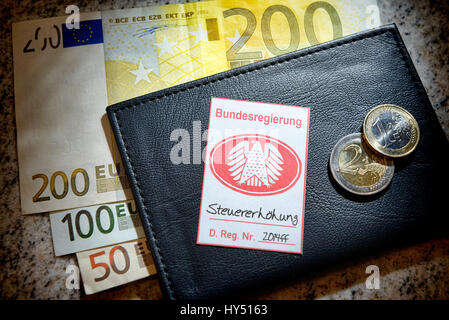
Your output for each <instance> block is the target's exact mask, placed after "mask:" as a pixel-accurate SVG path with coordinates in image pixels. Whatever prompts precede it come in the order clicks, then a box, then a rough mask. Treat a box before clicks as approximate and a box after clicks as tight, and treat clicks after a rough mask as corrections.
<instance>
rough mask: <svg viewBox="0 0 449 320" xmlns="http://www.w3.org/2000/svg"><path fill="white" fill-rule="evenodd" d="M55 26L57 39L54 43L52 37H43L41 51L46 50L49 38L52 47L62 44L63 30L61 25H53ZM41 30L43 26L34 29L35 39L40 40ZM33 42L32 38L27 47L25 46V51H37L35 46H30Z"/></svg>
mask: <svg viewBox="0 0 449 320" xmlns="http://www.w3.org/2000/svg"><path fill="white" fill-rule="evenodd" d="M53 28H54V30H55V31H56V33H55V34H56V39H57V40H56V41H55V43H53V38H52V37H47V38H43V40H42V46H41V51H44V50H45V49H46V48H47V40H48V43H49V44H50V47H52V48H53V49H56V48H58V47H59V45H60V44H61V30H59V27H58V26H57V25H53ZM40 31H41V27H37V28H36V30H34V40H35V41H37V40H39V33H40ZM32 42H33V40H32V39H30V40H28V42H27V43H26V45H25V47H24V48H23V53H29V52H34V51H35V48H32V47H30V46H31V44H32Z"/></svg>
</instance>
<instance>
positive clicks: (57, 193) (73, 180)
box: [32, 168, 89, 202]
mask: <svg viewBox="0 0 449 320" xmlns="http://www.w3.org/2000/svg"><path fill="white" fill-rule="evenodd" d="M79 173H80V174H81V175H82V177H83V181H84V187H83V189H82V190H81V191H80V190H79V189H78V187H77V185H76V177H77V176H78V174H79ZM57 177H60V178H61V179H62V185H63V188H62V190H59V191H58V190H56V178H57ZM32 179H33V180H36V179H42V185H41V187H40V189H39V190H38V191H37V193H36V194H35V195H34V196H33V202H41V201H48V200H50V196H42V193H44V191H45V190H46V189H47V186H48V185H49V183H48V177H47V175H45V174H43V173H38V174H35V175H34V176H32ZM70 186H71V189H72V191H73V193H74V194H75V195H76V196H78V197H82V196H84V195H85V194H86V193H87V192H88V191H89V175H88V174H87V172H86V170H84V169H82V168H78V169H75V170H73V172H72V174H71V176H70ZM50 192H51V194H52V195H53V197H54V198H55V199H63V198H65V197H66V196H67V194H68V192H69V180H68V178H67V175H66V174H65V173H64V172H62V171H56V172H55V173H53V174H52V175H51V177H50Z"/></svg>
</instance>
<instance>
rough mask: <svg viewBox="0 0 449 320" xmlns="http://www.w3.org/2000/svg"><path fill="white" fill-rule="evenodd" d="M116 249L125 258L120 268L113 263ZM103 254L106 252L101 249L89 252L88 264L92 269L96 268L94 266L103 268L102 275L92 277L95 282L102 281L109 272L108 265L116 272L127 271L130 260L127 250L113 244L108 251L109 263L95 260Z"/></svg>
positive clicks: (122, 272)
mask: <svg viewBox="0 0 449 320" xmlns="http://www.w3.org/2000/svg"><path fill="white" fill-rule="evenodd" d="M117 250H118V251H120V252H121V253H122V255H123V258H124V260H125V266H124V267H123V268H122V269H121V270H120V269H119V268H118V267H117V264H116V263H115V252H116V251H117ZM104 254H106V252H105V251H104V250H103V251H100V252H97V253H94V254H91V255H90V256H89V259H90V265H91V267H92V270H93V269H96V268H103V269H104V274H103V275H102V276H100V277H98V278H94V281H95V282H98V281H103V280H104V279H106V278H107V277H108V276H109V275H110V274H111V269H110V268H109V265H110V266H111V268H112V270H113V271H114V272H115V273H117V274H124V273H126V272H128V270H129V267H130V264H131V262H130V259H129V254H128V251H126V249H125V248H124V247H122V246H115V247H113V248H112V249H111V251H109V265H108V264H107V263H105V262H95V258H96V257H99V256H102V255H104Z"/></svg>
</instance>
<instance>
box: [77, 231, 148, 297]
mask: <svg viewBox="0 0 449 320" xmlns="http://www.w3.org/2000/svg"><path fill="white" fill-rule="evenodd" d="M76 257H77V259H78V265H79V268H80V271H81V277H82V280H83V285H84V291H85V292H86V294H92V293H96V292H99V291H103V290H106V289H109V288H113V287H116V286H119V285H122V284H125V283H129V282H132V281H135V280H138V279H143V278H146V277H148V276H150V275H153V274H156V267H155V265H154V262H153V257H152V255H151V252H150V250H149V249H148V247H147V244H146V239H145V238H141V239H137V240H133V241H128V242H124V243H119V244H116V245H112V246H108V247H102V248H97V249H92V250H87V251H82V252H78V253H77V254H76Z"/></svg>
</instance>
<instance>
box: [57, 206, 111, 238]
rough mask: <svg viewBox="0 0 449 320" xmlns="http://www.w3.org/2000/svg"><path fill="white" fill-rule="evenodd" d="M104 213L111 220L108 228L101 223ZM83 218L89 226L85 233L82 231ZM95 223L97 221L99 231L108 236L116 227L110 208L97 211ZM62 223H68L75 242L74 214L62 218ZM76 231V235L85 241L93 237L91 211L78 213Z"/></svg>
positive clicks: (70, 236)
mask: <svg viewBox="0 0 449 320" xmlns="http://www.w3.org/2000/svg"><path fill="white" fill-rule="evenodd" d="M103 211H106V212H107V213H108V218H109V227H108V228H104V227H103V225H102V222H101V213H102V212H103ZM82 216H85V217H86V219H87V224H88V230H87V232H83V230H81V224H80V220H81V217H82ZM95 221H96V225H97V228H98V230H99V231H100V232H101V233H103V234H108V233H110V232H112V230H114V225H115V220H114V214H113V213H112V210H111V209H110V208H109V207H108V206H101V207H99V208H98V209H97V213H96V215H95ZM61 222H62V223H66V222H67V228H68V230H69V238H70V241H74V240H75V235H74V232H73V223H72V214H71V213H67V214H66V215H65V216H64V217H63V218H62V220H61ZM75 230H76V233H77V234H78V236H80V237H81V238H83V239H86V238H89V237H90V236H91V235H92V233H93V232H94V222H93V218H92V216H91V214H90V212H89V211H87V210H80V211H78V213H77V214H76V216H75Z"/></svg>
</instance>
